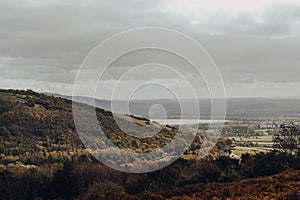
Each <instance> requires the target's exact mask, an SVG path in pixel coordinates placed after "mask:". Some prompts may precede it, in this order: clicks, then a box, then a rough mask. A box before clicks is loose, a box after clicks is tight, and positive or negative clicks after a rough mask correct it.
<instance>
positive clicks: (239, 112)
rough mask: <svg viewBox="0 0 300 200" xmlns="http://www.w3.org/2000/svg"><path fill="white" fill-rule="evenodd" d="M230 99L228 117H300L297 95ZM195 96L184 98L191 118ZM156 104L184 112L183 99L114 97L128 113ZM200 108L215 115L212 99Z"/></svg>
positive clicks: (100, 103)
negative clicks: (125, 99)
mask: <svg viewBox="0 0 300 200" xmlns="http://www.w3.org/2000/svg"><path fill="white" fill-rule="evenodd" d="M53 95H54V96H57V97H62V98H66V99H72V97H71V96H64V95H59V94H53ZM74 99H75V100H76V101H78V102H82V103H87V104H93V103H94V102H95V105H96V106H97V107H100V108H103V109H106V110H110V111H111V110H112V107H111V105H112V102H110V101H108V100H99V99H95V100H94V99H93V98H89V97H74ZM226 101H227V117H228V118H231V117H251V118H253V117H274V118H275V117H300V99H297V98H229V99H227V100H226ZM190 102H191V100H188V99H186V100H182V101H181V103H182V104H184V105H186V106H187V108H188V109H187V110H188V112H187V113H182V115H183V116H184V117H187V118H198V117H199V116H197V115H196V113H195V109H194V108H193V107H191V106H189V105H190ZM154 104H161V105H163V106H164V108H165V109H166V111H167V114H168V117H169V118H178V117H180V115H181V111H180V103H179V102H177V101H176V100H168V99H163V100H161V99H157V100H132V101H130V102H129V104H128V103H127V102H125V101H121V100H120V101H113V106H114V111H115V112H117V113H121V114H128V113H127V112H126V110H125V107H126V106H128V105H129V111H130V114H132V115H136V116H141V117H145V118H149V114H148V112H149V109H150V107H151V106H152V105H154ZM198 104H199V110H200V115H201V117H202V118H207V117H209V116H210V115H211V100H210V99H199V100H198Z"/></svg>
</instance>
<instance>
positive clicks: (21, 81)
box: [0, 0, 300, 98]
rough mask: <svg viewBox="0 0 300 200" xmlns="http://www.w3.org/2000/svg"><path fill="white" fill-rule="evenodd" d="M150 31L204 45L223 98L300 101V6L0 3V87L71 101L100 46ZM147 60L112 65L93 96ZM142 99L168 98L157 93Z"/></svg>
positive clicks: (277, 2)
mask: <svg viewBox="0 0 300 200" xmlns="http://www.w3.org/2000/svg"><path fill="white" fill-rule="evenodd" d="M148 26H155V27H164V28H171V29H175V30H177V31H180V32H183V33H185V34H187V35H189V36H191V37H193V38H194V39H195V40H196V41H198V42H199V43H200V44H202V45H203V46H204V47H205V48H206V50H207V51H208V52H209V54H210V55H211V57H212V58H213V59H214V61H215V63H216V64H217V66H218V67H219V69H220V72H221V74H222V76H223V79H224V83H225V87H226V93H227V96H228V97H291V96H300V54H299V52H300V51H299V49H300V1H299V0H286V1H282V0H252V1H250V0H247V1H246V0H226V1H224V0H186V1H183V0H152V1H149V0H126V1H124V0H98V1H96V0H95V1H91V0H77V1H69V0H64V1H61V0H57V1H55V0H51V1H50V0H43V1H38V0H35V1H34V0H27V1H26V0H24V1H15V0H1V1H0V70H1V73H0V87H1V88H18V89H27V88H30V89H33V90H35V91H38V92H56V93H62V94H67V95H71V94H72V89H73V82H74V78H75V75H76V72H77V70H78V68H79V66H80V65H81V63H82V62H83V60H84V58H85V57H86V56H87V55H88V53H89V52H90V51H91V50H92V49H93V48H94V47H95V46H96V45H97V44H98V43H99V42H101V41H103V40H105V39H106V38H108V37H110V36H111V35H113V34H116V33H119V32H121V31H125V30H128V29H132V28H139V27H148ZM151 56H152V57H153V56H154V57H155V56H156V53H155V52H147V51H144V52H140V53H138V52H137V53H136V54H135V55H132V56H129V57H128V58H127V59H120V60H119V61H118V62H116V63H115V66H116V67H115V68H114V67H112V68H111V69H110V70H109V71H108V72H107V74H106V76H105V80H104V81H103V84H104V86H103V89H102V91H101V92H99V94H98V95H97V97H98V98H109V97H110V95H111V93H110V91H111V90H112V87H113V85H114V84H113V83H114V82H115V81H116V80H117V79H118V78H119V76H120V73H121V72H122V70H119V68H118V67H120V66H121V67H123V68H122V69H125V68H126V67H130V66H131V65H133V64H134V63H135V62H136V60H140V62H138V63H143V62H145V61H151ZM162 57H163V58H166V57H167V55H164V56H162ZM143 59H145V60H143ZM172 60H173V59H172ZM178 63H180V61H178V62H177V64H178ZM182 67H184V65H182ZM187 74H188V72H187ZM160 75H161V77H158V78H160V79H165V81H166V82H168V83H171V82H172V84H175V85H176V84H180V80H176V79H172V77H171V78H170V77H168V74H163V73H162V74H160ZM164 75H165V76H164ZM192 76H193V74H191V76H190V77H192ZM151 78H155V77H151ZM194 78H195V77H194ZM192 79H193V77H192V78H191V80H192ZM134 81H139V80H135V78H133V79H132V80H126V81H124V82H123V87H127V85H126V84H128V85H130V83H132V82H134ZM176 81H177V82H176ZM200 85H201V84H200V83H199V87H201V86H200ZM199 90H200V88H199ZM147 94H149V98H151V97H154V98H168V96H164V94H165V93H164V92H163V91H161V92H160V90H155V94H152V93H151V91H150V90H149V91H148V92H147ZM187 97H188V96H187ZM144 98H148V96H144Z"/></svg>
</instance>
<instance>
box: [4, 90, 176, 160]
mask: <svg viewBox="0 0 300 200" xmlns="http://www.w3.org/2000/svg"><path fill="white" fill-rule="evenodd" d="M82 106H85V105H82ZM96 113H97V117H98V120H99V123H100V125H101V128H102V130H103V131H104V133H105V134H106V136H107V137H108V138H109V139H110V140H111V141H112V142H113V143H114V144H115V145H116V146H118V147H120V148H126V149H130V150H132V151H138V152H147V151H150V150H152V149H156V148H159V147H161V146H163V145H164V144H165V143H168V141H170V140H172V138H173V137H174V135H175V134H176V129H175V128H172V127H165V126H161V125H159V124H157V123H154V124H153V123H151V122H150V121H148V120H147V119H143V118H137V117H133V116H125V115H114V116H113V115H112V113H111V112H109V111H106V110H103V109H98V108H97V109H96ZM116 120H117V121H118V123H121V124H123V126H126V127H129V129H130V130H129V131H131V132H141V131H143V132H145V134H146V131H147V130H160V131H159V132H158V133H157V134H156V135H154V136H153V137H147V138H141V139H139V138H137V137H133V136H131V135H128V134H126V133H124V132H123V131H122V130H121V129H120V128H119V126H118V125H117V124H116ZM131 121H133V122H131ZM0 140H1V141H2V142H1V145H0V154H3V156H4V157H5V158H2V159H1V161H3V160H4V161H5V162H9V160H8V158H7V156H8V157H9V159H12V160H14V161H15V160H18V159H23V161H24V162H30V163H35V160H43V159H47V158H48V156H49V155H51V154H57V152H60V153H61V154H63V155H64V154H70V152H72V153H78V152H82V151H83V149H84V147H83V145H82V143H81V141H80V139H79V137H78V134H77V133H76V130H75V125H74V122H73V116H72V102H71V101H70V100H66V99H62V98H56V97H51V96H46V95H43V94H38V93H35V92H33V91H30V90H29V91H15V90H1V91H0ZM28 155H31V156H30V157H31V158H29V157H28ZM3 156H2V157H3ZM24 159H26V161H25V160H24ZM27 159H28V160H27Z"/></svg>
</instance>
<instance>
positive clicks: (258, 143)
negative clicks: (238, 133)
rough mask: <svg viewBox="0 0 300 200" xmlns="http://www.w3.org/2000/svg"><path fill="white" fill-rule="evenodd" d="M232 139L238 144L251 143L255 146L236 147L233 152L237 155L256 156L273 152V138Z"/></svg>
mask: <svg viewBox="0 0 300 200" xmlns="http://www.w3.org/2000/svg"><path fill="white" fill-rule="evenodd" d="M230 139H232V140H233V139H234V140H235V141H236V142H237V143H238V142H251V143H253V144H254V145H255V146H253V147H244V146H238V145H237V146H236V147H234V148H233V149H232V152H233V153H234V154H237V155H239V156H240V155H242V154H246V153H249V154H255V153H259V152H267V151H270V150H272V145H273V142H272V136H254V137H230Z"/></svg>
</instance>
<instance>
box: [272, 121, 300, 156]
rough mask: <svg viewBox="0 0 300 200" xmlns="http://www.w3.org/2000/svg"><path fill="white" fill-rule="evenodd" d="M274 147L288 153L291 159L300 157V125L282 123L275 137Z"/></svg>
mask: <svg viewBox="0 0 300 200" xmlns="http://www.w3.org/2000/svg"><path fill="white" fill-rule="evenodd" d="M273 148H274V149H275V150H276V151H279V152H282V153H284V154H286V155H288V156H289V157H290V158H291V160H293V159H294V158H297V159H299V158H300V126H299V125H295V124H294V123H290V124H288V125H285V124H282V125H280V130H279V131H278V133H275V135H274V137H273Z"/></svg>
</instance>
